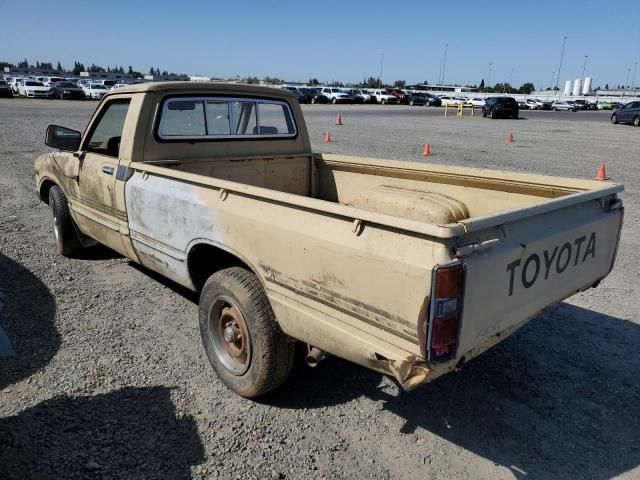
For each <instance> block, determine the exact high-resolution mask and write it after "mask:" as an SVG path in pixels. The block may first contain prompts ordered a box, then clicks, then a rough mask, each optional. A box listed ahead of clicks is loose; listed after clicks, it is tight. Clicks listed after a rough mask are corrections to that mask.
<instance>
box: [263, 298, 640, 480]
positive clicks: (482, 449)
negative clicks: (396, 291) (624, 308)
mask: <svg viewBox="0 0 640 480" xmlns="http://www.w3.org/2000/svg"><path fill="white" fill-rule="evenodd" d="M639 349H640V326H639V325H637V324H634V323H632V322H629V321H626V320H622V319H619V318H615V317H611V316H608V315H604V314H600V313H597V312H594V311H591V310H587V309H584V308H580V307H576V306H573V305H570V304H566V303H563V304H560V305H558V306H555V307H552V308H549V309H547V310H546V311H544V312H543V313H541V314H540V315H539V316H538V317H537V318H536V319H534V320H533V321H532V322H530V323H529V324H528V325H527V326H525V327H524V328H522V329H521V330H520V331H518V332H516V333H515V334H514V335H513V336H512V337H511V338H509V339H507V340H505V341H504V342H503V343H502V344H500V345H498V346H496V347H495V348H493V349H491V350H489V351H488V352H486V353H484V354H483V355H481V356H479V357H478V358H476V359H475V360H473V361H471V362H469V363H468V364H467V365H466V366H465V367H464V369H463V370H462V371H461V372H460V373H454V374H449V375H445V376H444V377H441V378H439V379H437V380H435V381H433V382H431V383H429V384H427V385H425V386H423V387H420V388H418V389H417V390H415V391H413V392H409V393H404V392H402V393H400V394H397V395H393V394H390V393H387V392H386V391H385V389H383V388H382V387H381V384H380V380H381V378H380V375H377V374H376V373H373V372H369V371H365V370H364V369H361V368H358V367H355V366H352V365H350V364H348V363H347V362H343V361H340V360H336V359H332V360H333V361H331V360H327V361H325V362H323V363H322V364H321V365H320V366H319V367H318V368H316V369H315V370H307V371H306V372H305V373H298V374H297V375H295V376H294V378H293V379H292V382H290V384H288V385H287V386H286V387H285V389H284V391H283V392H281V393H276V394H274V395H273V396H272V397H270V399H269V400H268V401H269V402H270V403H272V404H274V405H278V406H280V407H283V408H319V407H323V406H327V405H332V404H336V403H340V402H347V401H350V400H352V399H353V398H357V397H360V396H365V397H368V398H370V399H372V400H373V401H377V402H382V403H383V408H384V409H385V410H387V411H389V412H392V413H394V414H395V415H397V416H398V417H399V418H401V419H402V420H403V422H404V425H403V426H402V428H401V429H400V432H401V433H407V434H409V433H416V434H418V435H419V433H420V429H424V430H427V431H428V432H431V433H432V434H435V435H438V436H440V437H442V438H444V439H446V440H448V441H450V442H452V443H454V444H456V445H458V446H460V447H462V448H464V449H466V450H468V451H470V452H473V453H474V454H476V455H480V456H482V457H484V458H486V459H488V460H490V461H492V462H495V463H496V464H499V465H502V466H504V467H507V468H509V469H510V470H511V472H512V474H513V475H514V477H515V478H518V479H525V478H526V479H547V478H582V479H594V480H596V479H598V480H599V479H608V478H611V477H614V476H616V475H620V474H622V473H624V472H627V471H629V470H631V469H633V468H636V467H638V465H640V390H639V389H638V384H637V374H638V372H640V356H639V355H638V351H639ZM297 392H305V395H304V397H300V395H299V393H298V394H297ZM296 394H297V395H296ZM416 448H417V447H416Z"/></svg>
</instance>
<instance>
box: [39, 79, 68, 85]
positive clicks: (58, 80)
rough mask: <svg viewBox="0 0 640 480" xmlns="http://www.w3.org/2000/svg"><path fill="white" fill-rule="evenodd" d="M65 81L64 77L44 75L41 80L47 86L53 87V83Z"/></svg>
mask: <svg viewBox="0 0 640 480" xmlns="http://www.w3.org/2000/svg"><path fill="white" fill-rule="evenodd" d="M62 81H64V78H62V77H42V80H41V82H42V83H43V85H44V86H45V87H53V85H54V84H55V83H57V82H62Z"/></svg>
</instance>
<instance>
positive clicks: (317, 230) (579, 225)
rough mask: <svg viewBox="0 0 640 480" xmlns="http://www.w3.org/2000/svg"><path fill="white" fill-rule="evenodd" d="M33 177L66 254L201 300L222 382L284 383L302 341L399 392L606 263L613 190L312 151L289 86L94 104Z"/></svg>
mask: <svg viewBox="0 0 640 480" xmlns="http://www.w3.org/2000/svg"><path fill="white" fill-rule="evenodd" d="M46 143H47V145H49V146H51V147H55V148H57V149H59V151H56V152H54V153H49V154H46V155H43V156H41V157H39V158H38V159H37V160H36V163H35V174H36V183H37V189H38V192H39V194H40V198H41V199H42V200H43V201H44V202H47V203H48V204H49V205H50V207H51V209H52V212H53V220H54V233H55V239H56V245H57V248H58V251H59V252H60V253H61V254H63V255H73V254H74V252H76V251H77V250H78V249H79V248H82V247H86V246H89V245H91V244H93V243H95V242H99V243H102V244H104V245H107V246H109V247H111V248H112V249H114V250H116V251H118V252H120V253H121V254H123V255H125V256H126V257H128V258H130V259H131V260H133V261H135V262H138V263H140V264H142V265H144V266H145V267H147V268H149V269H151V270H155V271H156V272H159V273H161V274H162V275H164V276H166V277H168V278H170V279H172V280H174V281H175V282H177V283H179V284H181V285H184V286H186V287H188V288H190V289H193V290H197V291H200V292H201V294H200V306H199V323H200V331H201V335H202V341H203V344H204V348H205V351H206V353H207V355H208V357H209V360H210V362H211V364H212V366H213V368H214V369H215V371H216V373H217V374H218V376H219V377H220V378H221V379H222V381H223V382H224V383H225V384H226V385H227V386H228V387H229V388H231V389H232V390H234V391H235V392H237V393H238V394H240V395H243V396H246V397H254V396H257V395H260V394H263V393H265V392H267V391H269V390H271V389H273V388H275V387H277V386H278V385H280V384H281V383H282V382H284V380H285V379H286V378H287V375H288V374H289V371H290V369H291V365H292V362H293V356H294V355H293V354H294V344H295V342H296V341H298V342H303V343H305V344H307V347H308V356H307V361H308V363H309V364H310V365H315V364H317V362H319V361H320V360H321V359H322V358H323V357H324V356H325V355H326V354H331V355H335V356H338V357H342V358H345V359H348V360H350V361H353V362H355V363H358V364H360V365H363V366H365V367H368V368H371V369H374V370H377V371H379V372H383V373H386V374H390V375H393V376H394V377H395V378H396V379H397V380H398V382H399V383H400V384H401V385H402V386H403V387H404V388H405V389H407V390H410V389H412V388H414V387H416V386H417V385H420V384H422V383H425V382H428V381H430V380H432V379H434V378H436V377H437V376H439V375H442V374H443V373H445V372H447V371H450V370H452V369H454V368H456V367H457V366H461V365H462V364H463V363H464V362H465V361H468V360H469V359H471V358H472V357H474V356H476V355H478V354H479V353H481V352H482V351H484V350H486V349H487V348H490V347H491V346H492V345H494V344H495V343H497V342H498V341H500V340H502V339H504V338H505V337H506V336H507V335H508V334H510V333H512V332H513V331H514V330H516V329H517V328H518V327H520V326H522V325H523V324H524V323H525V322H526V321H527V320H529V319H530V318H532V317H533V316H534V315H535V314H536V313H537V312H539V311H540V310H541V309H543V308H544V307H546V306H547V305H550V304H552V303H554V302H558V301H560V300H562V299H564V298H567V297H568V296H570V295H572V294H574V293H576V292H579V291H582V290H585V289H588V288H590V287H593V286H596V285H597V284H598V283H599V282H600V281H601V280H602V279H603V278H604V277H605V276H606V275H607V274H608V273H609V272H610V271H611V268H612V267H613V264H614V260H615V256H616V249H617V246H618V241H619V235H620V229H621V226H622V219H623V208H622V203H621V201H620V200H619V199H618V197H617V194H618V193H619V192H621V191H622V190H623V187H622V186H621V185H617V184H613V183H605V182H597V181H593V180H577V179H566V178H555V177H545V176H539V175H527V174H519V173H507V172H498V171H490V170H479V169H471V168H458V167H455V168H454V167H446V166H436V165H428V164H423V163H409V162H399V161H389V160H377V159H372V158H360V157H347V156H338V155H328V154H317V153H313V152H312V151H311V146H310V143H309V138H308V135H307V130H306V127H305V122H304V119H303V115H302V112H301V110H300V106H299V105H298V102H297V101H296V100H295V97H294V96H293V95H292V94H290V93H288V92H286V91H283V90H277V89H268V88H259V87H252V86H247V85H224V84H213V83H202V84H195V83H189V82H175V83H149V84H144V85H137V86H132V87H128V88H122V89H120V90H118V91H117V92H114V93H110V94H108V95H106V96H105V97H104V98H103V99H102V101H101V102H100V104H99V105H98V107H97V109H96V111H95V113H94V114H93V116H92V118H91V120H90V121H89V124H88V126H87V128H86V130H85V132H84V133H82V134H81V133H80V132H76V131H73V130H70V129H67V128H64V127H59V126H53V125H52V126H50V127H49V128H48V130H47V134H46Z"/></svg>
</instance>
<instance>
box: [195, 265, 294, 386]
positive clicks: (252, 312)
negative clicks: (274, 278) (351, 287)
mask: <svg viewBox="0 0 640 480" xmlns="http://www.w3.org/2000/svg"><path fill="white" fill-rule="evenodd" d="M225 312H227V313H225ZM229 312H233V314H229ZM198 316H199V323H200V336H201V338H202V343H203V345H204V349H205V352H206V354H207V357H208V358H209V362H210V363H211V366H212V367H213V369H214V371H215V372H216V374H217V375H218V377H219V378H220V380H222V383H224V384H225V385H226V386H227V387H228V388H229V389H230V390H232V391H234V392H235V393H237V394H238V395H240V396H242V397H246V398H253V397H257V396H260V395H263V394H265V393H267V392H268V391H270V390H273V389H274V388H276V387H279V386H280V385H282V383H284V381H285V380H286V379H287V377H288V376H289V373H290V371H291V367H292V366H293V355H294V343H293V342H291V341H289V340H288V339H287V337H286V336H285V334H284V333H283V332H282V330H280V327H279V326H278V324H277V322H276V319H275V315H274V314H273V310H272V309H271V305H270V304H269V300H268V299H267V295H266V293H265V291H264V289H263V288H262V285H261V284H260V282H259V280H258V278H257V277H256V276H255V275H254V274H253V273H252V272H249V271H248V270H245V269H244V268H240V267H232V268H227V269H224V270H220V271H218V272H216V273H214V274H213V275H211V277H209V279H208V280H207V282H206V283H205V285H204V287H203V288H202V292H201V294H200V304H199V315H198ZM237 319H239V321H236V320H237ZM228 330H229V331H230V332H231V333H230V334H229V337H230V338H233V339H234V341H230V340H229V338H227V337H226V335H227V331H228ZM234 330H235V331H234ZM238 344H239V345H240V346H239V347H238ZM229 350H232V352H233V353H232V352H230V351H229ZM242 351H244V354H243V355H238V352H242ZM234 354H235V355H234Z"/></svg>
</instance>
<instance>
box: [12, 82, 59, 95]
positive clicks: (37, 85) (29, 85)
mask: <svg viewBox="0 0 640 480" xmlns="http://www.w3.org/2000/svg"><path fill="white" fill-rule="evenodd" d="M18 91H19V93H20V95H21V96H23V97H32V98H51V89H50V88H49V87H46V86H45V85H44V84H43V83H42V82H38V81H37V80H23V81H22V82H21V83H20V84H19V85H18Z"/></svg>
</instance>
